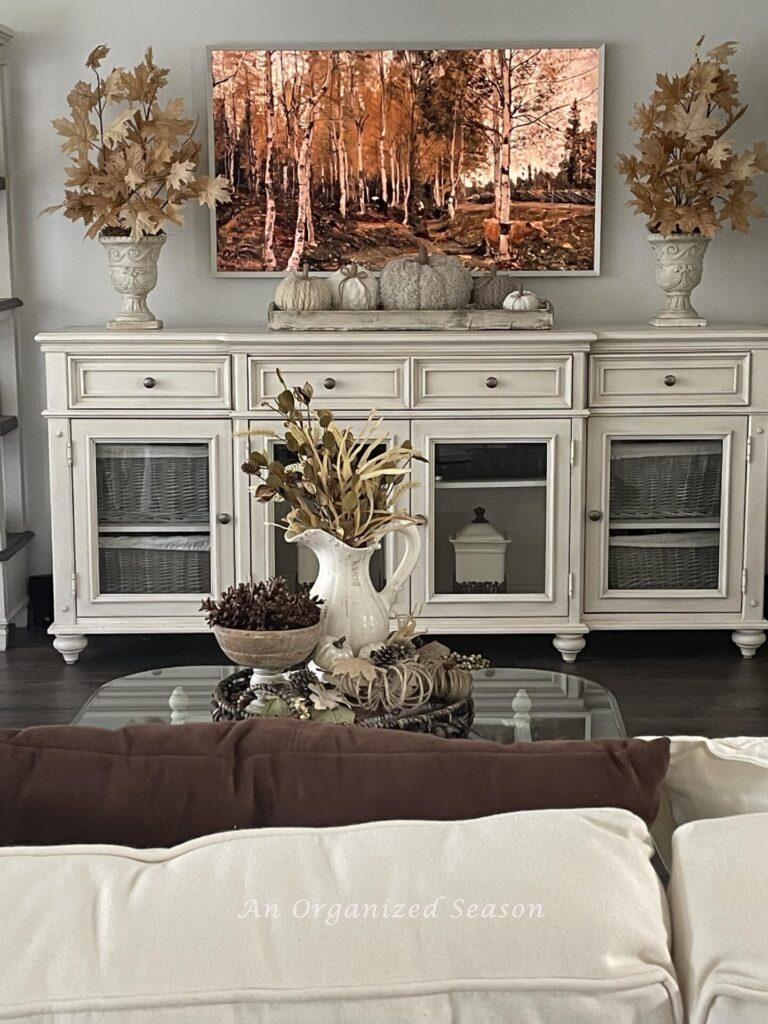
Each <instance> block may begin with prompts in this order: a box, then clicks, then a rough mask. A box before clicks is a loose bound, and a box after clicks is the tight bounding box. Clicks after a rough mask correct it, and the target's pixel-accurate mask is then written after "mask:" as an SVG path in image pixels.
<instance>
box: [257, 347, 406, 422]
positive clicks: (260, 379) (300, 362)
mask: <svg viewBox="0 0 768 1024" xmlns="http://www.w3.org/2000/svg"><path fill="white" fill-rule="evenodd" d="M278 365H279V367H280V372H281V374H282V375H283V377H284V378H285V380H286V381H287V383H288V384H289V385H292V386H293V385H297V384H303V383H304V381H309V383H310V384H311V385H312V387H313V388H314V389H315V405H316V406H317V408H322V407H323V404H324V403H326V404H327V405H329V406H330V407H331V408H333V409H334V410H336V409H366V410H367V409H370V408H371V407H372V406H375V407H376V408H377V409H398V408H402V407H403V406H407V404H408V401H407V399H408V395H407V386H406V382H407V373H406V365H407V364H406V361H405V360H404V359H372V360H370V361H369V360H360V359H334V358H331V359H298V358H297V359H284V358H282V357H276V358H274V359H270V360H269V361H266V360H263V359H256V358H254V357H252V358H251V359H249V365H248V380H249V392H250V406H251V408H252V409H258V408H259V406H260V405H261V403H262V402H263V401H264V400H265V399H268V398H274V396H275V395H276V394H277V393H278V392H279V391H282V384H281V383H280V381H279V380H278V378H277V372H276V370H275V367H276V366H278Z"/></svg>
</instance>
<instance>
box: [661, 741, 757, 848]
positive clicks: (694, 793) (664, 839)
mask: <svg viewBox="0 0 768 1024" xmlns="http://www.w3.org/2000/svg"><path fill="white" fill-rule="evenodd" d="M759 811H760V812H762V811H766V812H768V739H766V738H764V737H754V736H734V737H729V738H724V739H707V738H706V737H704V736H672V737H671V745H670V760H669V769H668V771H667V776H666V778H665V779H664V784H663V786H662V797H661V804H660V813H659V817H658V819H657V820H656V822H655V823H654V826H653V835H654V839H655V840H656V843H657V845H658V847H659V852H660V854H661V856H662V858H663V859H664V861H665V863H666V864H667V865H668V866H669V865H670V863H671V858H672V834H673V833H674V830H675V829H676V828H678V827H679V826H680V825H685V824H687V823H688V822H690V821H700V820H702V819H705V818H724V817H728V816H730V815H732V814H752V813H755V812H759Z"/></svg>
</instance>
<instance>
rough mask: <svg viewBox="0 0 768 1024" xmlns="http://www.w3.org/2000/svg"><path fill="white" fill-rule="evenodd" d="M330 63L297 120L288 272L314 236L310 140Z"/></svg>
mask: <svg viewBox="0 0 768 1024" xmlns="http://www.w3.org/2000/svg"><path fill="white" fill-rule="evenodd" d="M332 61H333V58H332V57H329V58H328V65H327V69H326V74H325V80H324V81H323V83H322V84H321V85H320V86H319V87H317V88H315V87H314V86H313V92H312V93H311V94H310V96H309V97H308V98H306V99H305V100H304V102H303V104H302V109H301V113H300V117H299V121H300V123H301V126H302V131H301V142H300V143H299V152H298V159H297V161H296V179H297V183H298V189H299V192H298V206H297V210H296V228H295V230H294V234H293V250H292V251H291V255H290V257H289V259H288V267H287V269H288V270H298V269H299V267H300V265H301V262H302V256H303V254H304V247H305V245H306V243H307V241H308V240H309V239H310V238H311V237H312V236H313V235H314V225H313V224H312V195H311V187H310V186H311V181H312V166H311V154H312V137H313V135H314V132H315V118H316V116H317V106H318V104H319V102H320V100H321V99H322V98H323V96H325V94H326V93H327V92H328V89H329V87H330V84H331V75H332V70H333V62H332Z"/></svg>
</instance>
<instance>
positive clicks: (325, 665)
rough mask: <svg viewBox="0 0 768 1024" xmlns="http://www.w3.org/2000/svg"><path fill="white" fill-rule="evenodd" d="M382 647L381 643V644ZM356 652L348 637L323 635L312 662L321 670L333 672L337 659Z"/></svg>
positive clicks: (313, 653)
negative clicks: (348, 641)
mask: <svg viewBox="0 0 768 1024" xmlns="http://www.w3.org/2000/svg"><path fill="white" fill-rule="evenodd" d="M379 647H381V644H379ZM352 657H354V653H353V651H352V648H351V647H350V646H349V644H348V643H347V642H346V637H344V638H343V639H339V638H337V637H333V636H328V635H327V634H326V635H325V636H321V637H320V640H319V642H318V645H317V647H316V648H315V649H314V651H313V652H312V662H311V663H310V664H311V665H312V664H314V665H315V666H316V667H317V668H319V669H320V671H321V672H333V669H334V667H335V665H336V662H337V661H341V660H342V659H343V658H352Z"/></svg>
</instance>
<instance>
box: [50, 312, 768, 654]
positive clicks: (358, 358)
mask: <svg viewBox="0 0 768 1024" xmlns="http://www.w3.org/2000/svg"><path fill="white" fill-rule="evenodd" d="M37 340H38V342H39V343H40V345H41V347H42V350H43V352H44V353H45V360H46V372H47V382H48V405H47V409H46V411H45V415H46V417H47V418H48V425H49V443H50V469H51V495H52V529H53V557H54V591H55V593H54V599H55V621H54V623H53V625H52V626H51V629H50V631H51V633H52V634H53V635H54V646H55V647H56V649H57V650H58V651H60V653H61V654H62V655H63V657H64V659H65V660H66V661H67V662H69V663H72V662H74V661H76V660H77V658H78V656H79V654H80V652H81V651H82V650H83V649H84V648H85V646H86V643H87V640H86V638H87V636H88V634H91V633H131V632H133V633H147V632H172V633H176V632H198V631H205V629H206V628H207V627H206V626H205V624H204V622H203V618H202V615H201V614H200V612H199V611H198V608H199V604H200V595H201V593H203V592H208V591H211V592H214V593H215V592H217V591H219V590H221V589H223V588H225V587H226V586H228V585H229V584H230V583H232V582H234V581H235V580H243V579H247V578H249V577H251V576H253V577H254V578H263V577H265V576H268V575H271V574H274V573H275V572H278V573H280V574H282V575H285V576H287V577H288V578H289V580H291V582H296V581H297V580H299V581H303V580H307V579H310V578H311V574H312V569H313V567H312V564H311V561H310V562H307V560H306V556H303V557H302V559H301V560H297V551H296V548H295V546H289V545H286V544H284V543H283V542H282V540H281V536H280V532H279V530H276V529H275V528H274V527H273V526H272V525H271V517H272V516H273V515H274V512H275V510H274V509H273V507H272V506H264V505H261V504H258V503H255V502H254V501H253V500H252V499H251V498H250V496H249V493H248V483H249V481H248V479H247V478H246V477H245V475H244V474H242V473H241V472H240V471H239V466H240V464H241V463H242V462H243V461H244V460H245V458H246V456H247V452H248V445H249V443H251V439H249V438H248V437H246V436H244V432H245V431H247V430H248V429H249V428H256V427H258V426H260V425H261V426H264V425H268V424H271V425H275V420H274V417H273V416H272V415H271V414H270V413H269V412H268V411H267V410H265V409H264V408H263V407H262V402H263V400H264V399H265V398H267V397H269V396H272V395H274V394H275V392H276V391H277V390H278V382H277V377H276V374H275V368H276V367H278V366H279V367H280V369H281V371H282V372H283V374H284V375H285V377H286V378H287V380H288V381H289V382H293V383H303V382H304V381H305V380H309V381H310V382H311V383H312V385H313V386H314V388H315V393H316V404H317V405H318V407H323V406H327V407H329V408H331V409H333V410H334V412H335V413H336V414H337V416H338V418H340V419H346V420H348V421H349V422H350V423H359V422H360V421H361V420H362V419H363V418H364V417H365V415H366V413H367V411H368V410H369V409H370V408H371V407H372V406H375V407H377V408H378V409H380V410H381V411H382V413H383V414H384V416H385V418H386V420H387V421H388V423H389V425H390V428H391V431H392V432H393V434H394V435H396V436H399V437H404V436H410V437H411V439H412V441H413V443H414V445H415V447H417V448H419V449H421V450H422V451H423V452H424V454H425V455H426V456H427V457H428V460H429V461H428V463H427V464H421V463H419V464H417V466H416V470H415V480H416V482H417V483H419V484H420V486H419V487H418V488H416V489H414V490H413V491H411V497H410V501H411V508H412V510H413V511H418V512H423V513H424V514H425V515H426V516H427V519H428V526H427V527H426V529H425V531H424V546H423V553H422V557H421V561H420V563H419V565H418V567H417V569H416V571H415V572H414V574H413V576H412V578H411V582H410V590H409V592H408V588H406V593H405V594H404V595H403V597H402V601H403V609H405V608H407V607H410V608H418V609H419V614H420V617H421V620H422V622H423V623H424V624H426V625H427V626H428V627H429V629H430V630H431V631H432V632H435V633H438V632H439V633H549V634H551V635H552V636H553V643H554V645H555V647H556V648H557V650H558V651H559V652H560V653H561V654H562V656H563V658H564V659H565V660H566V661H573V660H574V659H575V658H576V656H577V654H578V653H579V651H581V650H582V649H583V647H584V644H585V636H586V634H587V633H588V632H589V631H590V630H594V629H619V630H623V629H675V630H693V629H728V630H731V631H732V632H733V640H734V643H735V644H736V645H737V646H738V647H739V649H740V650H741V652H742V654H743V655H744V656H745V657H751V656H753V655H754V654H755V652H756V651H757V649H758V648H759V647H760V645H761V644H762V643H763V642H764V641H765V633H764V628H765V626H766V622H765V620H764V618H763V581H764V568H765V535H766V487H767V484H768V328H766V327H753V326H748V325H712V326H711V327H707V328H704V329H699V328H697V329H693V330H690V331H688V330H683V331H681V330H678V331H673V330H669V331H664V330H659V329H656V328H650V327H644V326H637V327H634V326H627V327H616V328H597V329H589V330H587V329H578V330H562V329H558V330H553V331H548V332H546V333H543V332H541V333H538V332H537V333H534V332H530V333H529V332H521V333H512V334H509V333H503V334H501V333H498V334H497V333H492V332H485V333H473V334H468V333H456V334H429V333H421V332H410V333H392V334H373V333H359V334H358V333H343V334H341V333H339V334H308V335H301V334H290V335H285V334H278V333H268V332H267V331H265V330H245V329H244V330H237V331H218V330H201V329H192V328H190V329H170V330H163V331H159V332H157V333H153V334H151V335H148V334H146V333H140V332H137V333H129V332H125V333H122V332H121V333H120V334H115V333H113V332H109V331H106V330H103V329H93V328H69V329H66V330H62V331H55V332H51V333H45V334H40V335H39V336H38V338H37ZM253 443H259V444H262V443H264V439H263V438H257V439H256V441H254V442H253ZM266 443H267V444H269V445H275V444H277V442H274V441H271V440H268V441H267V442H266ZM275 456H276V457H277V458H285V457H287V453H285V452H282V451H281V450H280V449H279V447H277V448H276V449H275ZM476 507H480V508H482V509H484V510H485V513H484V515H483V514H481V515H480V517H479V518H480V519H481V520H482V519H483V518H486V519H487V520H488V522H489V523H490V524H491V526H492V527H493V528H494V530H496V531H498V532H499V533H501V534H503V535H504V537H505V539H506V540H508V541H509V543H508V544H506V545H504V544H500V545H498V544H497V547H496V550H497V551H498V550H499V548H500V549H501V550H502V554H501V555H500V556H499V557H501V558H502V559H503V560H504V561H503V565H502V567H501V569H500V570H499V572H498V573H497V577H498V578H496V580H495V581H494V580H491V579H490V578H489V575H488V573H487V571H486V570H484V569H482V570H481V569H480V568H479V569H478V580H476V581H472V580H470V581H467V580H466V579H462V580H461V581H457V579H456V574H455V554H454V545H453V544H452V543H451V538H453V537H455V536H456V534H457V533H458V531H460V530H461V529H462V528H463V527H464V526H465V525H466V524H467V523H469V522H470V521H471V520H472V519H473V516H474V509H475V508H476ZM396 554H397V553H396V552H395V551H392V550H391V549H389V550H388V549H386V548H385V549H384V550H383V551H382V553H381V555H380V556H378V558H377V559H375V562H376V564H375V565H374V573H375V574H376V576H377V579H378V580H379V582H380V583H383V582H384V580H385V579H386V576H387V573H388V572H389V571H391V567H392V564H393V561H394V559H395V557H396ZM487 561H488V559H487V557H484V558H483V559H478V566H480V563H481V562H482V563H483V564H485V563H487ZM463 564H466V561H465V562H464V563H463ZM470 564H471V562H470Z"/></svg>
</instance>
